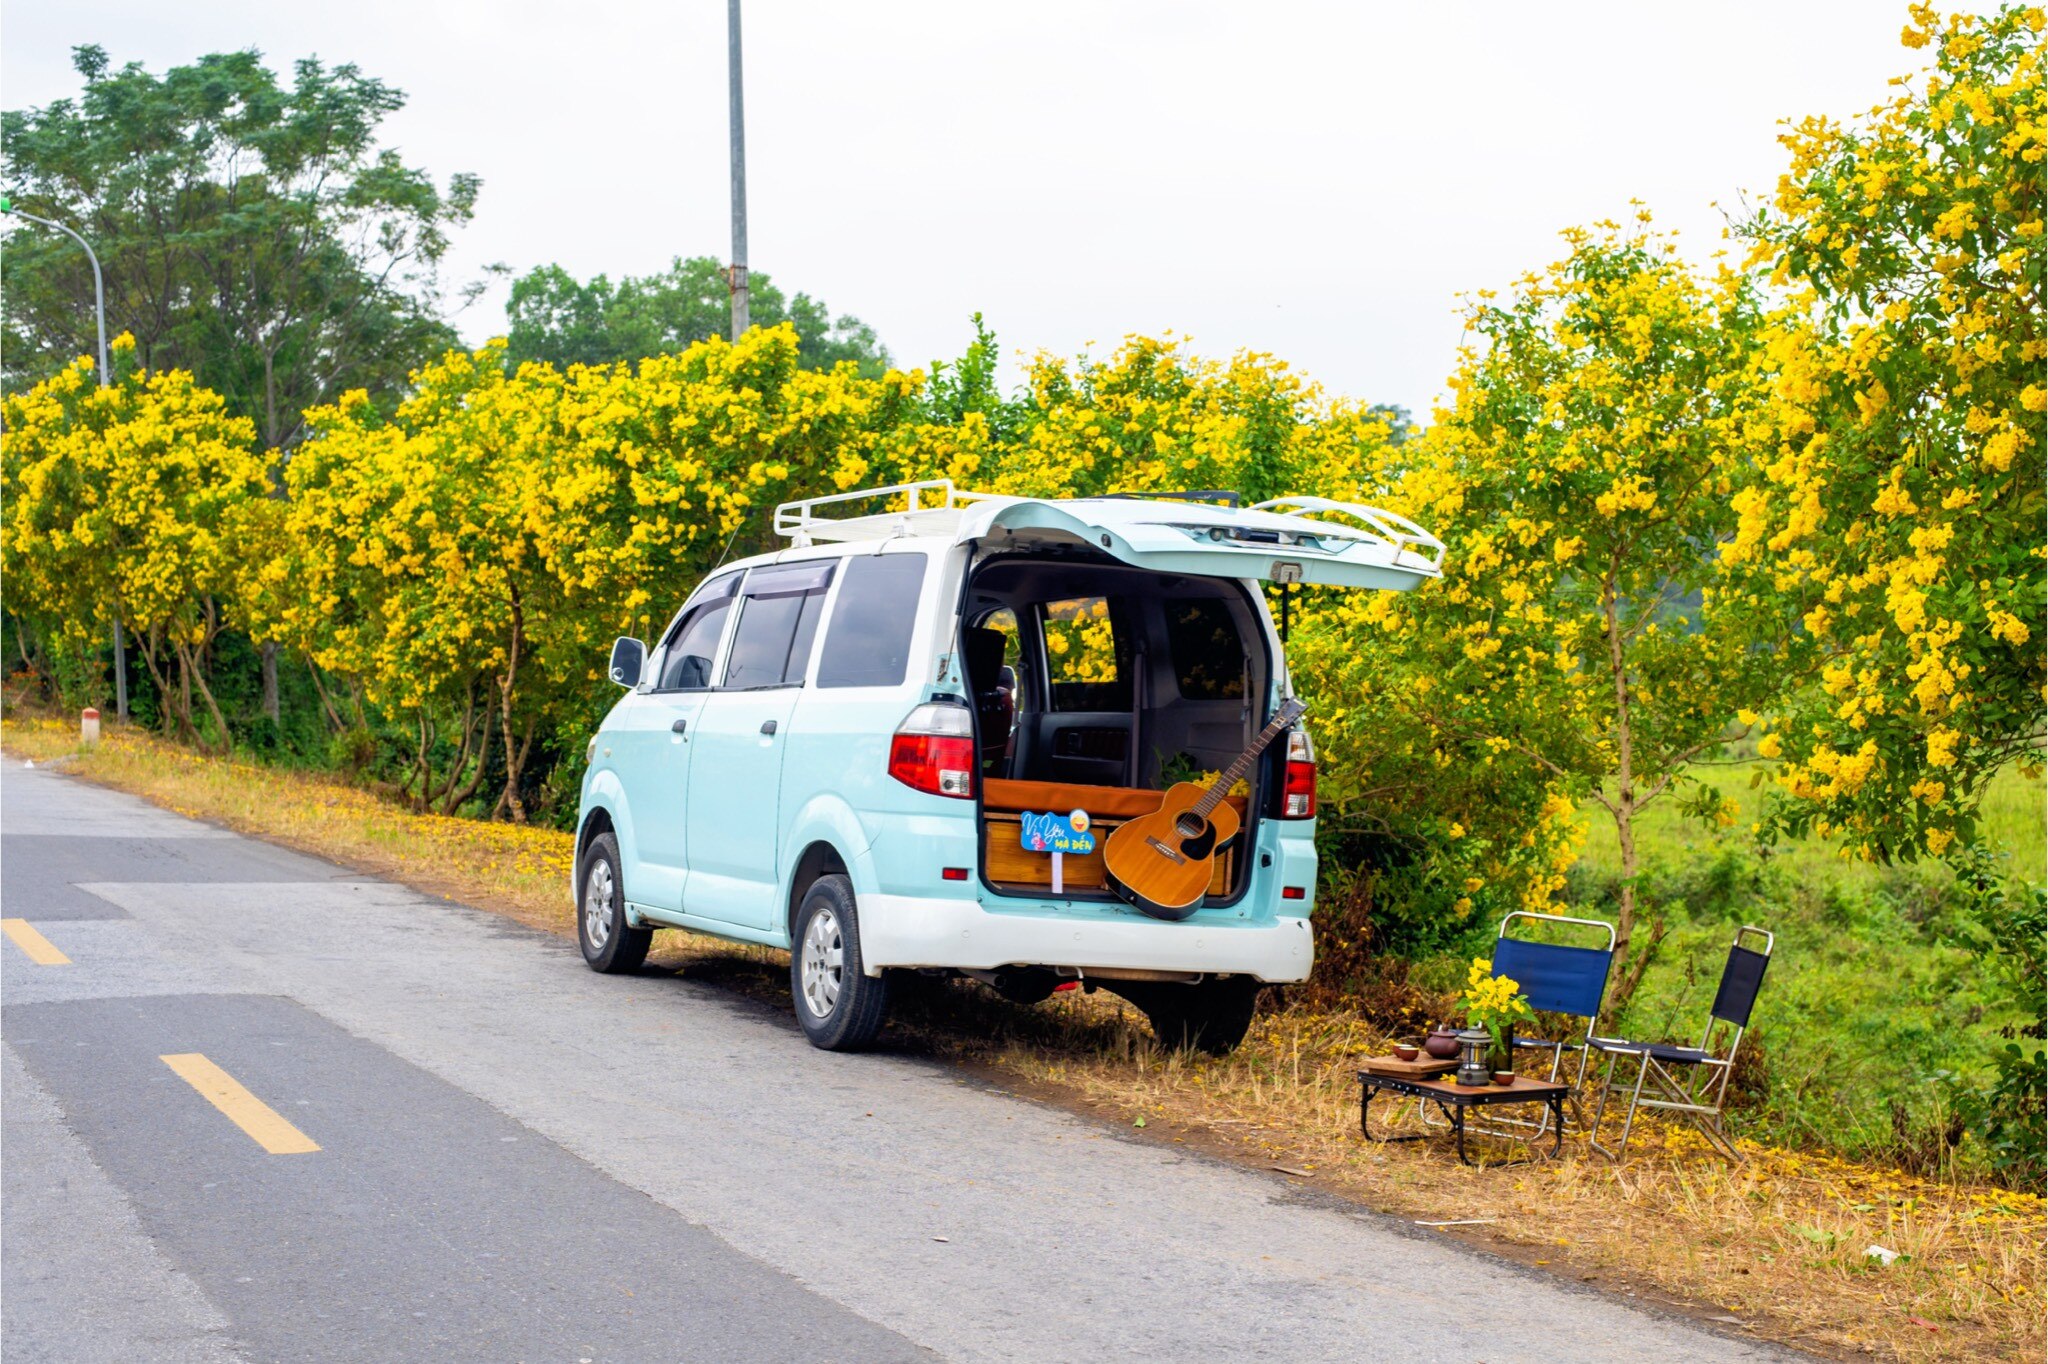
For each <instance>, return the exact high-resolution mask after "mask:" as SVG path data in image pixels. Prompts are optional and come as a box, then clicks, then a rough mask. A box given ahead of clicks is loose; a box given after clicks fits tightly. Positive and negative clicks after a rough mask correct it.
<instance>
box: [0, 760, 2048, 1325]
mask: <svg viewBox="0 0 2048 1364" xmlns="http://www.w3.org/2000/svg"><path fill="white" fill-rule="evenodd" d="M4 742H5V744H6V747H7V749H8V751H9V753H10V754H11V755H12V756H13V757H14V758H16V759H17V760H19V759H31V758H32V759H35V760H37V761H38V762H47V761H51V760H53V759H54V760H59V761H62V762H63V764H64V766H65V767H66V768H67V769H69V770H71V771H74V772H76V773H77V774H79V775H81V776H84V777H86V778H88V779H90V780H94V781H99V782H104V783H106V784H108V785H111V786H116V787H120V788H122V789H124V790H129V791H133V792H136V793H138V794H141V795H143V796H146V797H148V798H149V799H151V800H153V801H155V802H157V803H158V804H161V805H165V806H167V807H169V808H171V809H173V810H176V811H178V812H180V813H182V814H187V815H191V816H193V817H196V818H200V819H207V820H212V821H214V822H217V823H220V824H224V825H227V826H228V827H231V828H235V829H239V830H243V831H245V832H249V833H254V834H258V835H261V836H263V837H265V838H268V839H272V840H275V841H278V842H281V843H285V844H288V845H291V846H295V847H299V848H302V849H305V850H307V851H311V852H316V853H319V854H321V855H323V856H326V857H329V858H333V859H335V860H338V861H340V862H343V863H346V864H349V865H352V866H356V867H359V868H361V869H363V870H366V871H370V872H374V873H376V874H379V875H383V876H388V877H391V878H394V879H397V880H400V881H404V882H406V883H408V884H411V885H414V886H417V887H419V888H421V889H423V890H426V891H429V892H431V893H434V894H440V895H445V896H448V897H450V898H454V899H459V900H462V901H464V902H466V903H470V904H475V905H479V906H483V907H486V908H491V909H495V910H498V911H500V912H505V913H509V914H511V915H513V916H514V917H516V918H518V919H519V920H521V921H522V922H525V923H528V924H531V925H534V926H537V927H542V928H546V929H549V930H551V931H554V932H560V933H566V932H569V931H571V922H570V914H569V906H568V891H567V876H568V869H569V864H570V857H571V853H572V845H571V840H570V838H569V836H568V835H567V834H563V833H560V832H557V831H552V830H537V829H516V828H510V827H507V826H503V825H486V824H478V823H475V822H471V821H465V820H455V819H443V818H439V817H435V816H423V815H414V814H411V813H409V812H406V811H404V810H401V809H398V808H396V807H394V806H392V805H390V804H388V803H386V802H383V801H381V800H378V799H377V798H375V797H373V796H371V795H368V794H366V793H364V792H361V791H358V790H355V789H353V788H350V787H347V786H344V785H340V784H337V783H335V782H332V781H324V780H320V779H317V778H312V777H307V776H303V775H299V774H294V773H289V772H284V771H280V770H277V769H273V768H266V767H260V766H253V765H248V764H240V763H225V762H221V761H218V760H215V759H210V758H204V757H199V756H195V755H193V754H191V753H188V752H186V751H184V750H181V749H178V748H175V747H173V746H170V745H167V744H164V743H161V742H158V741H156V740H154V739H152V738H149V737H148V736H143V735H136V734H128V733H112V734H110V736H109V738H108V740H107V741H106V742H104V743H102V744H101V745H100V746H99V747H98V748H96V749H93V750H91V751H87V752H79V751H78V750H77V746H76V743H75V736H74V732H73V731H71V730H69V729H68V728H63V727H58V726H56V725H53V724H47V723H42V724H39V723H37V722H34V721H15V720H10V721H8V722H7V724H6V725H5V727H4ZM656 952H657V955H656V960H658V961H660V962H661V963H663V964H664V965H667V966H670V967H672V968H675V969H679V970H685V971H688V972H690V973H691V974H693V975H705V976H715V977H718V978H720V979H723V980H725V981H727V982H729V983H731V984H733V985H734V986H735V987H736V988H739V989H743V990H745V991H747V992H748V993H751V994H758V995H760V996H763V997H775V996H777V995H778V994H779V992H780V990H781V988H782V987H781V980H782V968H781V966H780V965H779V954H774V953H766V952H762V951H759V950H756V949H747V948H738V947H732V946H729V945H725V944H719V943H716V942H713V941H712V940H709V939H704V938H699V937H696V936H694V935H689V934H681V933H674V934H669V933H664V934H662V935H660V937H659V939H658V940H657V948H656ZM919 984H920V986H921V988H917V989H913V990H912V991H910V992H909V997H908V998H906V999H904V1000H903V1001H902V1004H901V1007H900V1010H899V1020H900V1021H899V1024H898V1026H897V1028H896V1030H895V1031H896V1034H897V1036H898V1038H899V1045H901V1046H904V1047H908V1048H911V1049H918V1050H924V1051H927V1052H930V1053H932V1054H936V1055H940V1056H944V1057H948V1058H950V1059H954V1060H957V1061H960V1062H962V1063H965V1064H970V1065H975V1066H978V1067H982V1068H985V1069H987V1070H989V1071H991V1072H992V1073H994V1074H995V1075H997V1076H998V1077H999V1078H1002V1079H1004V1080H1005V1081H1007V1082H1009V1083H1011V1084H1013V1085H1016V1086H1018V1087H1020V1088H1023V1089H1025V1090H1027V1091H1029V1092H1034V1093H1037V1094H1040V1095H1042V1096H1044V1097H1046V1098H1048V1099H1051V1100H1053V1101H1054V1102H1059V1103H1063V1104H1066V1105H1068V1106H1071V1107H1076V1108H1080V1109H1083V1110H1086V1111H1091V1112H1093V1113H1095V1114H1097V1115H1099V1116H1101V1117H1103V1118H1105V1119H1108V1120H1111V1121H1115V1122H1118V1123H1120V1124H1131V1125H1134V1126H1143V1127H1145V1128H1146V1130H1147V1133H1148V1135H1150V1136H1152V1137H1154V1138H1155V1139H1157V1140H1160V1141H1162V1142H1167V1143H1174V1144H1186V1145H1191V1146H1194V1147H1197V1148H1200V1149H1204V1150H1208V1151H1210V1152H1212V1153H1214V1154H1218V1155H1222V1156H1226V1157H1229V1158H1233V1159H1238V1160H1242V1161H1246V1162H1248V1163H1251V1164H1253V1165H1258V1166H1275V1165H1277V1166H1285V1167H1287V1168H1288V1169H1289V1170H1292V1171H1304V1172H1307V1173H1305V1174H1300V1175H1292V1176H1290V1177H1293V1178H1297V1179H1300V1180H1301V1181H1302V1182H1303V1183H1307V1184H1312V1185H1313V1186H1315V1187H1317V1188H1320V1189H1324V1190H1326V1191H1329V1192H1332V1193H1336V1194H1340V1195H1343V1196H1347V1197H1351V1198H1354V1199H1356V1200H1358V1201H1359V1202H1362V1203H1365V1204H1368V1205H1370V1206H1372V1207H1374V1208H1377V1209H1380V1210H1383V1211H1386V1212H1390V1213H1395V1214H1398V1215H1403V1216H1408V1217H1411V1218H1414V1219H1415V1220H1421V1221H1437V1222H1443V1221H1460V1220H1465V1219H1483V1221H1481V1222H1480V1224H1479V1225H1477V1226H1471V1227H1462V1228H1447V1229H1445V1230H1444V1231H1442V1232H1441V1233H1440V1234H1443V1235H1452V1236H1459V1237H1461V1238H1464V1239H1470V1240H1474V1241H1477V1242H1479V1243H1482V1244H1484V1245H1486V1246H1488V1247H1489V1248H1491V1249H1493V1250H1496V1251H1499V1252H1501V1253H1504V1254H1507V1255H1510V1256H1513V1257H1515V1258H1518V1259H1521V1260H1523V1261H1525V1262H1528V1263H1532V1264H1536V1265H1541V1266H1544V1267H1546V1268H1547V1269H1548V1270H1549V1271H1550V1272H1553V1273H1557V1274H1559V1275H1562V1276H1570V1277H1573V1278H1575V1279H1578V1280H1582V1281H1587V1282H1592V1283H1597V1284H1599V1285H1600V1286H1602V1287H1604V1288H1607V1289H1609V1290H1610V1291H1614V1292H1617V1293H1621V1294H1625V1295H1626V1294H1633V1295H1635V1296H1636V1297H1637V1298H1639V1299H1644V1300H1651V1301H1658V1302H1662V1303H1665V1304H1667V1305H1672V1306H1677V1307H1680V1308H1682V1309H1683V1310H1687V1311H1690V1312H1693V1313H1695V1314H1697V1315H1703V1316H1706V1317H1709V1318H1718V1319H1721V1320H1723V1321H1725V1322H1727V1323H1728V1324H1730V1325H1731V1326H1733V1325H1734V1324H1735V1323H1736V1322H1739V1323H1740V1325H1741V1327H1744V1328H1747V1329H1748V1330H1750V1331H1752V1332H1754V1333H1755V1334H1756V1335H1758V1336H1763V1337H1768V1338H1771V1339H1776V1340H1782V1341H1787V1342H1790V1343H1794V1344H1799V1345H1803V1346H1805V1347H1807V1348H1810V1349H1817V1350H1820V1351H1822V1352H1825V1353H1831V1354H1848V1355H1871V1356H1874V1357H1879V1358H1886V1357H1888V1358H1895V1359H1908V1360H1932V1359H1962V1358H1970V1359H1981V1358H2013V1359H2018V1358H2031V1359H2039V1358H2041V1357H2042V1354H2043V1350H2044V1344H2048V1342H2044V1331H2043V1319H2042V1313H2043V1308H2042V1292H2043V1276H2044V1264H2043V1237H2044V1234H2048V1219H2044V1200H2043V1199H2041V1198H2040V1197H2038V1196H2035V1195H2030V1194H2014V1193H2007V1192H2001V1191H1997V1190H1992V1189H1982V1188H1971V1187H1961V1186H1955V1185H1945V1184H1937V1183H1933V1182H1929V1181H1926V1180H1921V1179H1917V1178H1914V1177H1911V1176H1908V1175H1904V1174H1901V1173H1898V1172H1896V1171H1892V1170H1888V1169H1884V1168H1878V1167H1869V1166H1860V1165H1854V1164H1850V1163H1848V1162H1844V1161H1840V1160H1835V1159H1832V1158H1828V1157H1821V1156H1815V1155H1810V1154H1805V1153H1800V1152H1794V1151H1783V1150H1774V1149H1768V1148H1762V1147H1751V1148H1750V1149H1749V1150H1748V1160H1747V1161H1746V1163H1745V1164H1744V1165H1743V1166H1741V1167H1740V1168H1739V1169H1734V1170H1730V1169H1729V1168H1727V1167H1726V1166H1725V1165H1723V1164H1722V1163H1721V1162H1720V1161H1718V1160H1716V1159H1715V1158H1713V1157H1712V1156H1711V1155H1709V1154H1708V1153H1706V1151H1705V1150H1704V1149H1703V1146H1702V1144H1701V1143H1700V1142H1699V1140H1698V1139H1697V1138H1696V1137H1693V1136H1692V1135H1691V1134H1690V1133H1689V1132H1686V1131H1683V1130H1670V1129H1663V1128H1656V1127H1653V1128H1651V1129H1649V1130H1648V1131H1647V1132H1645V1131H1643V1130H1642V1129H1640V1128H1639V1129H1638V1134H1637V1141H1638V1143H1640V1146H1639V1148H1638V1149H1639V1151H1640V1154H1637V1155H1636V1156H1635V1158H1634V1159H1632V1160H1631V1161H1630V1163H1629V1164H1627V1165H1625V1166H1621V1167H1615V1166H1612V1165H1610V1164H1608V1163H1607V1162H1606V1161H1604V1160H1601V1159H1599V1158H1597V1157H1594V1156H1592V1155H1591V1154H1590V1153H1588V1152H1587V1151H1586V1150H1585V1149H1584V1146H1583V1144H1582V1143H1577V1142H1572V1141H1568V1142H1567V1144H1566V1149H1565V1155H1564V1158H1563V1159H1561V1160H1558V1161H1554V1162H1545V1163H1539V1164H1535V1165H1523V1166H1515V1167H1511V1168H1500V1167H1495V1168H1490V1169H1467V1168H1465V1167H1462V1166H1460V1165H1458V1164H1457V1163H1456V1161H1455V1159H1454V1158H1453V1157H1452V1156H1451V1155H1450V1153H1449V1151H1448V1150H1447V1149H1446V1148H1445V1147H1444V1146H1443V1144H1442V1143H1441V1142H1438V1141H1429V1142H1416V1143H1409V1144H1402V1145H1390V1146H1378V1145H1372V1144H1368V1143H1366V1142H1363V1141H1361V1140H1360V1139H1359V1136H1358V1131H1357V1122H1358V1105H1357V1085H1356V1082H1355V1080H1354V1078H1353V1073H1354V1071H1355V1069H1356V1064H1357V1060H1358V1058H1359V1057H1361V1056H1365V1055H1371V1054H1374V1053H1376V1052H1379V1051H1382V1050H1383V1049H1384V1047H1385V1044H1386V1041H1387V1039H1386V1038H1384V1037H1380V1036H1377V1035H1376V1034H1375V1033H1374V1032H1373V1031H1372V1030H1371V1029H1369V1028H1367V1027H1366V1026H1365V1025H1364V1024H1362V1023H1361V1022H1359V1021H1358V1020H1357V1019H1355V1018H1352V1017H1349V1016H1346V1015H1343V1014H1333V1013H1325V1012H1311V1011H1308V1010H1303V1009H1290V1010H1285V1011H1282V1012H1280V1013H1277V1014H1272V1015H1268V1016H1265V1017H1262V1018H1261V1019H1260V1020H1259V1022H1258V1024H1257V1025H1256V1026H1255V1028H1254V1033H1253V1036H1252V1037H1251V1038H1250V1039H1248V1040H1247V1042H1246V1044H1245V1045H1244V1046H1243V1047H1242V1048H1240V1049H1239V1050H1238V1051H1237V1052H1236V1053H1235V1054H1233V1055H1232V1056H1230V1057H1228V1058H1225V1059H1222V1060H1214V1059H1210V1058H1206V1057H1197V1056H1193V1055H1190V1054H1186V1053H1170V1052H1164V1051H1162V1050H1160V1049H1159V1048H1158V1047H1156V1046H1154V1045H1153V1043H1152V1041H1151V1039H1150V1036H1149V1034H1148V1033H1147V1031H1146V1029H1145V1026H1144V1024H1143V1022H1142V1021H1140V1020H1139V1019H1138V1018H1137V1016H1136V1015H1135V1014H1134V1013H1133V1012H1132V1011H1131V1010H1130V1009H1129V1008H1128V1006H1126V1005H1123V1004H1122V1003H1121V1002H1120V1001H1117V1000H1115V999H1114V998H1112V997H1111V996H1108V995H1106V994H1096V995H1082V994H1080V993H1079V992H1072V993H1064V994H1061V995H1059V996H1056V997H1055V999H1054V1000H1053V1001H1052V1002H1050V1003H1048V1004H1045V1005H1040V1006H1038V1007H1036V1008H1030V1009H1026V1008H1018V1007H1014V1006H1011V1005H1008V1004H1005V1003H1003V1002H1002V1001H1000V1000H998V999H996V998H995V997H994V996H993V995H991V994H989V993H988V992H986V991H983V990H981V989H979V988H977V987H968V986H964V985H958V984H952V985H948V984H942V983H938V982H920V983H919ZM1389 1107H1390V1106H1389ZM1378 1116H1379V1115H1378V1111H1377V1109H1376V1120H1377V1117H1378ZM1499 1154H1503V1155H1504V1154H1507V1152H1506V1151H1505V1150H1502V1151H1501V1152H1499ZM1871 1245H1882V1246H1885V1247H1888V1248H1889V1249H1891V1250H1894V1251H1897V1252H1899V1253H1900V1255H1901V1258H1900V1259H1899V1260H1897V1261H1896V1262H1894V1263H1893V1264H1891V1265H1890V1266H1888V1267H1886V1266H1879V1265H1878V1264H1877V1263H1876V1262H1875V1261H1872V1260H1870V1259H1868V1258H1866V1256H1865V1254H1864V1249H1865V1247H1867V1246H1871Z"/></svg>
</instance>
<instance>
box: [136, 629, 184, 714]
mask: <svg viewBox="0 0 2048 1364" xmlns="http://www.w3.org/2000/svg"><path fill="white" fill-rule="evenodd" d="M136 652H137V653H139V654H141V655H142V662H143V665H144V666H145V667H147V668H148V669H149V678H150V681H152V682H154V683H156V695H157V703H158V707H159V710H160V714H159V716H158V720H159V722H160V723H162V724H163V726H164V728H166V729H169V728H170V726H171V722H173V721H176V722H177V724H178V734H179V736H180V737H181V738H182V737H184V736H186V735H188V734H190V732H191V729H192V717H191V716H190V715H188V714H181V713H180V712H179V710H178V701H177V696H178V694H177V693H176V692H173V691H172V690H171V684H170V679H169V678H167V677H165V676H164V674H163V672H162V671H161V670H159V669H158V668H157V666H156V631H155V630H153V629H152V630H151V631H150V632H149V639H148V641H147V642H146V643H143V644H142V645H141V647H139V648H138V649H137V650H136Z"/></svg>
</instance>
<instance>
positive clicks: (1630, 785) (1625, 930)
mask: <svg viewBox="0 0 2048 1364" xmlns="http://www.w3.org/2000/svg"><path fill="white" fill-rule="evenodd" d="M1616 569H1617V566H1616V565H1612V564H1610V565H1609V566H1608V570H1607V576H1606V578H1604V579H1603V580H1602V581H1601V586H1600V608H1601V612H1602V614H1603V615H1604V616H1605V618H1606V622H1607V660H1608V665H1609V667H1610V668H1612V670H1613V672H1614V758H1615V764H1614V777H1615V799H1614V803H1613V804H1612V805H1610V806H1608V809H1609V811H1610V812H1612V814H1613V816H1614V834H1615V841H1616V842H1617V843H1619V844H1620V846H1621V903H1620V906H1619V911H1618V913H1617V914H1616V916H1615V925H1614V964H1615V966H1616V967H1623V966H1625V965H1626V964H1627V962H1628V953H1629V945H1630V941H1631V940H1632V939H1633V938H1634V936H1635V928H1636V810H1637V808H1638V807H1637V805H1636V783H1635V731H1634V726H1633V717H1632V716H1631V714H1630V712H1629V697H1628V660H1627V659H1626V657H1625V656H1624V655H1623V652H1622V647H1621V620H1620V615H1621V612H1620V603H1619V601H1618V600H1617V590H1616V587H1615V581H1614V580H1615V573H1616ZM1641 978H1642V971H1641V969H1640V968H1638V969H1637V971H1636V972H1635V974H1634V976H1633V977H1631V976H1629V975H1628V974H1627V973H1626V972H1624V973H1623V975H1622V976H1621V977H1620V978H1619V983H1618V984H1617V985H1616V986H1615V988H1614V990H1613V992H1612V993H1610V994H1609V996H1608V1001H1607V1008H1606V1010H1605V1011H1604V1012H1603V1013H1602V1014H1601V1023H1602V1024H1603V1025H1607V1026H1611V1025H1612V1023H1613V1021H1614V1020H1615V1019H1616V1018H1618V1017H1619V1016H1620V1015H1621V1011H1622V1009H1623V1008H1624V1007H1625V1006H1626V1005H1627V1004H1628V996H1629V995H1630V994H1632V993H1633V992H1634V989H1635V982H1636V981H1637V980H1640V979H1641Z"/></svg>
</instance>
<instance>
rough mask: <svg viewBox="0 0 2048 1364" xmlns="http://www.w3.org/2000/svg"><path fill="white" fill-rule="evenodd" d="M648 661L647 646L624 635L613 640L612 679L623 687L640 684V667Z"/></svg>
mask: <svg viewBox="0 0 2048 1364" xmlns="http://www.w3.org/2000/svg"><path fill="white" fill-rule="evenodd" d="M646 662H647V646H646V645H645V644H642V643H641V642H640V641H639V640H637V639H628V638H626V637H624V636H621V637H619V638H618V639H616V640H614V641H612V666H611V677H612V681H614V682H616V683H618V684H619V685H620V686H622V687H637V686H639V685H640V669H641V668H642V667H643V666H645V664H646Z"/></svg>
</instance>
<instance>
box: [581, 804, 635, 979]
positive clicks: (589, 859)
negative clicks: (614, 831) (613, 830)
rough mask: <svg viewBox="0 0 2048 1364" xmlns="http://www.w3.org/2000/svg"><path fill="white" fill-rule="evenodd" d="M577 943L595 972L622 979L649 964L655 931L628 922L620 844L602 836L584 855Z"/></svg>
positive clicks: (604, 835)
mask: <svg viewBox="0 0 2048 1364" xmlns="http://www.w3.org/2000/svg"><path fill="white" fill-rule="evenodd" d="M576 941H577V943H578V944H579V945H581V947H582V948H583V960H584V962H585V963H586V964H587V965H588V966H589V967H590V969H591V970H593V971H601V972H603V973H604V974H605V975H608V976H613V975H621V974H623V973H625V972H627V971H637V970H639V969H640V964H641V963H642V962H644V961H646V960H647V948H648V945H649V944H651V943H652V942H653V941H654V930H653V929H651V928H635V927H633V926H632V925H631V924H629V923H628V922H627V921H626V881H625V878H624V877H623V876H621V875H620V873H619V840H618V839H616V838H614V837H613V836H612V835H611V834H608V833H603V834H599V835H598V836H597V837H596V838H593V839H591V840H590V846H589V847H588V848H586V849H585V850H584V852H583V884H582V889H581V891H580V892H579V893H578V895H577V905H576Z"/></svg>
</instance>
